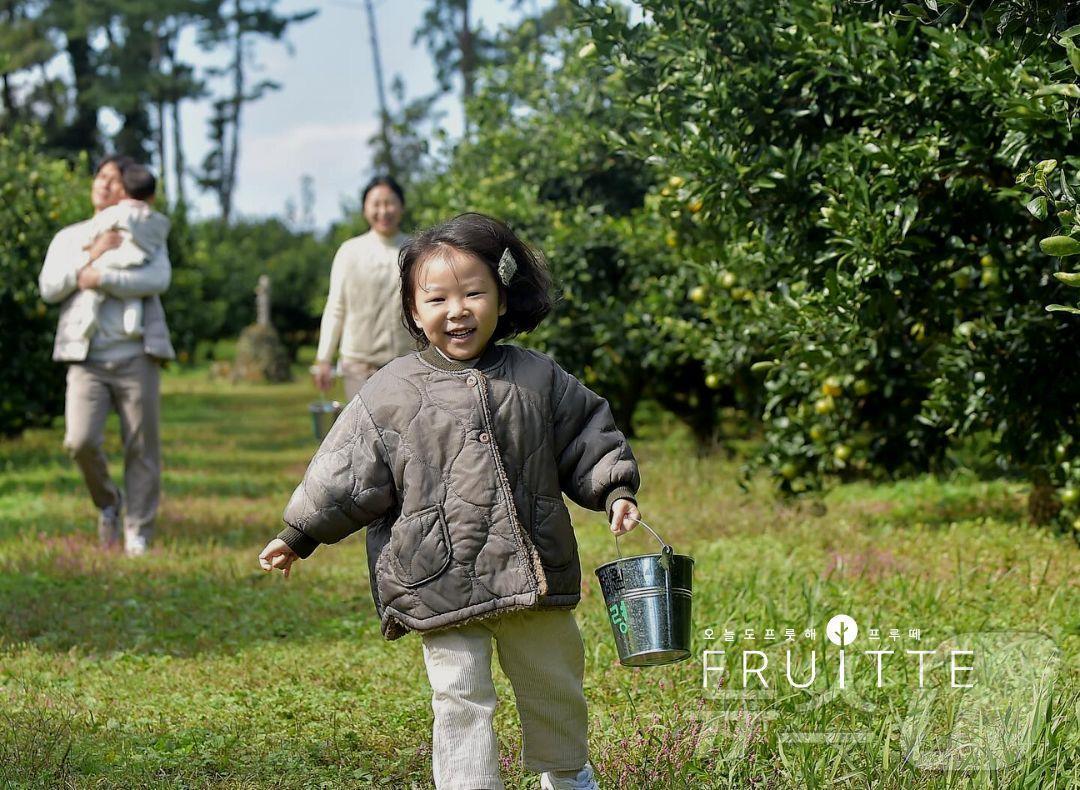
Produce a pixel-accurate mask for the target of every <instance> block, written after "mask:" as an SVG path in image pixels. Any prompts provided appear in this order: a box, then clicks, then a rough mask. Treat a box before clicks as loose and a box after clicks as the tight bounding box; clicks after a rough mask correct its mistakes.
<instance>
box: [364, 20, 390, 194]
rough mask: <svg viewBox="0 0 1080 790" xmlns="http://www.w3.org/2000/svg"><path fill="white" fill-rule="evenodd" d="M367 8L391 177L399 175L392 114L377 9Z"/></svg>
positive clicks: (383, 137) (383, 132) (381, 130)
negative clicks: (381, 49)
mask: <svg viewBox="0 0 1080 790" xmlns="http://www.w3.org/2000/svg"><path fill="white" fill-rule="evenodd" d="M364 5H365V6H366V7H367V17H368V29H369V30H370V32H371V52H372V55H373V56H374V59H375V89H376V91H377V92H378V96H379V136H380V137H381V138H382V146H383V161H384V162H385V163H386V169H387V171H388V172H389V173H390V175H393V176H396V175H397V167H396V165H395V162H394V152H393V149H392V148H391V147H390V130H389V128H388V127H389V126H390V114H389V112H388V110H387V107H386V88H385V87H384V86H383V72H382V58H381V57H380V56H379V34H378V31H376V29H375V9H374V8H372V6H371V0H365V2H364Z"/></svg>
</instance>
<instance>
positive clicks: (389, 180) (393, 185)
mask: <svg viewBox="0 0 1080 790" xmlns="http://www.w3.org/2000/svg"><path fill="white" fill-rule="evenodd" d="M378 186H384V187H390V189H392V190H393V191H394V194H395V195H397V196H398V200H400V201H401V205H403V206H404V205H405V190H404V189H402V188H401V184H399V183H398V182H397V181H395V180H394V177H393V176H375V177H374V178H373V179H371V180H370V181H368V182H367V186H365V187H364V192H363V194H362V195H361V197H360V207H361V208H363V207H364V204H365V203H367V196H368V192H370V191H371V190H373V189H374V188H375V187H378Z"/></svg>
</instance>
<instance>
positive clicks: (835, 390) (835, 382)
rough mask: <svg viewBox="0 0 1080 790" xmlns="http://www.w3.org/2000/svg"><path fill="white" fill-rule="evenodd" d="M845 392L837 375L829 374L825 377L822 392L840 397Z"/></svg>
mask: <svg viewBox="0 0 1080 790" xmlns="http://www.w3.org/2000/svg"><path fill="white" fill-rule="evenodd" d="M843 392H844V387H843V385H841V384H840V379H838V378H837V377H836V376H829V377H828V378H827V379H825V383H824V384H822V385H821V394H822V395H826V396H828V397H830V398H838V397H840V395H841V394H842V393H843Z"/></svg>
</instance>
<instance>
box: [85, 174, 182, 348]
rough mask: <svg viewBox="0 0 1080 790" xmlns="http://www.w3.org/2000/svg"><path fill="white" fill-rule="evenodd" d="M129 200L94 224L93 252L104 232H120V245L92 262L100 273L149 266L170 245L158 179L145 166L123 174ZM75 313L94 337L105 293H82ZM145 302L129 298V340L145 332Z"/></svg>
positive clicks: (126, 327) (126, 317)
mask: <svg viewBox="0 0 1080 790" xmlns="http://www.w3.org/2000/svg"><path fill="white" fill-rule="evenodd" d="M121 180H122V181H123V184H124V193H125V197H124V198H123V199H122V200H121V201H120V202H119V203H117V204H116V205H115V206H110V207H109V208H106V209H103V210H102V211H99V212H98V213H97V214H96V215H94V218H93V219H92V220H91V221H90V233H91V237H90V242H89V243H88V244H87V246H86V249H89V248H90V246H91V245H92V244H93V242H94V240H95V239H97V238H98V237H99V236H101V235H102V234H103V233H107V232H109V231H117V232H119V233H120V236H121V242H120V246H118V247H115V248H113V249H110V250H106V251H105V252H103V253H102V254H101V255H99V256H98V257H97V259H96V260H94V261H92V263H91V265H92V266H93V267H94V268H95V269H97V270H99V271H105V270H108V269H130V268H133V267H136V266H143V265H145V264H146V263H147V262H148V261H149V260H150V259H151V258H152V257H153V256H154V255H155V254H157V252H158V251H159V250H160V249H161V248H162V247H163V246H164V245H165V244H166V242H167V240H168V237H169V228H170V227H171V223H170V222H169V218H168V217H166V216H165V215H164V214H162V213H160V212H158V211H154V209H153V208H152V207H151V204H152V203H153V202H154V192H155V190H156V189H157V179H155V178H154V175H153V173H151V172H150V170H149V169H148V168H146V167H144V166H142V165H129V166H128V167H126V168H124V171H123V173H122V174H121ZM74 298H75V299H77V300H78V301H77V302H76V303H75V305H73V307H72V310H73V311H74V312H75V315H76V316H77V320H78V322H79V330H80V332H81V333H82V336H83V337H86V338H90V337H92V336H93V335H94V333H95V332H96V331H97V328H98V312H99V310H100V307H101V303H102V302H103V301H104V300H105V294H103V293H102V292H101V291H99V290H97V289H88V290H84V291H79V292H78V293H77V294H76V295H75V297H74ZM142 310H143V305H142V299H125V300H124V311H123V331H124V334H125V335H126V336H127V337H129V338H137V337H141V336H142V333H143V316H142Z"/></svg>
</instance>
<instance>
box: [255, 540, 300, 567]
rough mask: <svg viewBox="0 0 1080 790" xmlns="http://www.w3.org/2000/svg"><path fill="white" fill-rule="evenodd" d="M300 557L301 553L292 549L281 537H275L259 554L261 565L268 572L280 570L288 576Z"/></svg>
mask: <svg viewBox="0 0 1080 790" xmlns="http://www.w3.org/2000/svg"><path fill="white" fill-rule="evenodd" d="M298 559H300V555H298V554H297V553H296V552H295V551H293V550H292V549H290V548H289V544H287V543H286V542H285V541H283V540H282V539H281V538H274V539H273V540H272V541H270V542H269V543H267V544H266V548H265V549H263V550H262V553H261V554H260V555H259V565H260V567H262V569H263V570H264V571H266V572H267V573H269V572H270V571H273V570H279V571H281V572H282V573H283V574H285V576H286V577H288V575H289V569H290V568H292V564H293V563H294V562H296V561H297V560H298Z"/></svg>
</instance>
